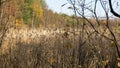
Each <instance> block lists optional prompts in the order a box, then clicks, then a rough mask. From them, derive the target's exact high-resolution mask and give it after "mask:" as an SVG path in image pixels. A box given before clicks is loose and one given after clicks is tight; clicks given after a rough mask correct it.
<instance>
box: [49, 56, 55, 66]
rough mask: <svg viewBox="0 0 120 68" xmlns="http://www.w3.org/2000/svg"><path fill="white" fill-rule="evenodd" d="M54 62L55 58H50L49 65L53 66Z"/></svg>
mask: <svg viewBox="0 0 120 68" xmlns="http://www.w3.org/2000/svg"><path fill="white" fill-rule="evenodd" d="M53 62H54V59H53V57H50V58H49V63H50V64H51V65H52V64H53Z"/></svg>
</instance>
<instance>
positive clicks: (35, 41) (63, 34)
mask: <svg viewBox="0 0 120 68" xmlns="http://www.w3.org/2000/svg"><path fill="white" fill-rule="evenodd" d="M91 31H92V30H91ZM86 38H87V34H84V36H82V37H81V35H80V30H78V31H77V30H75V31H73V30H72V29H70V30H69V31H66V30H63V29H56V30H52V29H51V30H45V29H44V30H42V29H41V30H39V29H20V30H18V29H10V30H8V31H7V33H6V36H5V37H4V42H3V43H2V46H1V49H0V68H105V67H107V68H117V65H116V64H117V61H116V58H117V57H116V53H115V46H114V45H113V43H112V42H111V41H110V40H107V39H105V38H101V37H100V36H99V35H97V34H93V35H91V36H90V38H89V39H88V40H87V41H86V43H85V44H84V45H83V44H82V43H83V41H84V40H86Z"/></svg>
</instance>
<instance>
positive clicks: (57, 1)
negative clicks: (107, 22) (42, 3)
mask: <svg viewBox="0 0 120 68" xmlns="http://www.w3.org/2000/svg"><path fill="white" fill-rule="evenodd" d="M90 1H91V0H86V3H89V2H90ZM104 1H107V0H104ZM114 1H115V0H114ZM46 3H47V5H48V8H49V9H51V10H53V12H57V13H65V14H67V15H73V11H72V10H70V9H68V7H69V6H70V4H66V5H65V6H64V7H61V5H63V4H65V3H68V1H67V0H46ZM118 4H119V3H118ZM107 7H109V6H107ZM96 10H97V15H98V16H100V17H104V16H105V13H104V11H103V9H102V8H101V5H100V4H99V2H98V5H97V9H96ZM115 10H116V9H115ZM116 11H120V10H118V9H117V10H116ZM85 14H87V15H86V16H89V15H90V14H91V13H89V12H88V11H87V12H86V13H85ZM109 15H110V16H111V15H112V14H111V13H110V12H109Z"/></svg>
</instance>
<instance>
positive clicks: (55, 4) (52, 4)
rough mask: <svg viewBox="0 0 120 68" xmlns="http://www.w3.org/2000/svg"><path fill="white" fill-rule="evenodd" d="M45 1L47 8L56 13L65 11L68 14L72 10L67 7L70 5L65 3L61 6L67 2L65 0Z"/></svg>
mask: <svg viewBox="0 0 120 68" xmlns="http://www.w3.org/2000/svg"><path fill="white" fill-rule="evenodd" d="M46 3H47V5H48V8H49V9H52V10H53V12H57V13H66V14H68V15H71V14H72V11H71V10H69V9H67V7H68V6H70V5H68V4H67V5H65V6H64V7H61V5H63V4H65V3H67V0H46Z"/></svg>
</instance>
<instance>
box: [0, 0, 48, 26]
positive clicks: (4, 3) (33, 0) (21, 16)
mask: <svg viewBox="0 0 120 68" xmlns="http://www.w3.org/2000/svg"><path fill="white" fill-rule="evenodd" d="M0 2H1V3H0V11H1V12H0V16H1V22H2V21H6V22H7V24H8V22H9V24H11V25H13V24H14V25H16V26H19V25H20V24H21V23H23V24H28V25H29V26H33V25H34V26H37V25H38V24H40V23H41V22H42V16H43V9H44V8H45V7H46V3H45V0H1V1H0ZM3 19H4V20H3ZM7 20H8V21H7ZM10 20H11V21H10ZM10 22H11V23H10Z"/></svg>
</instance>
